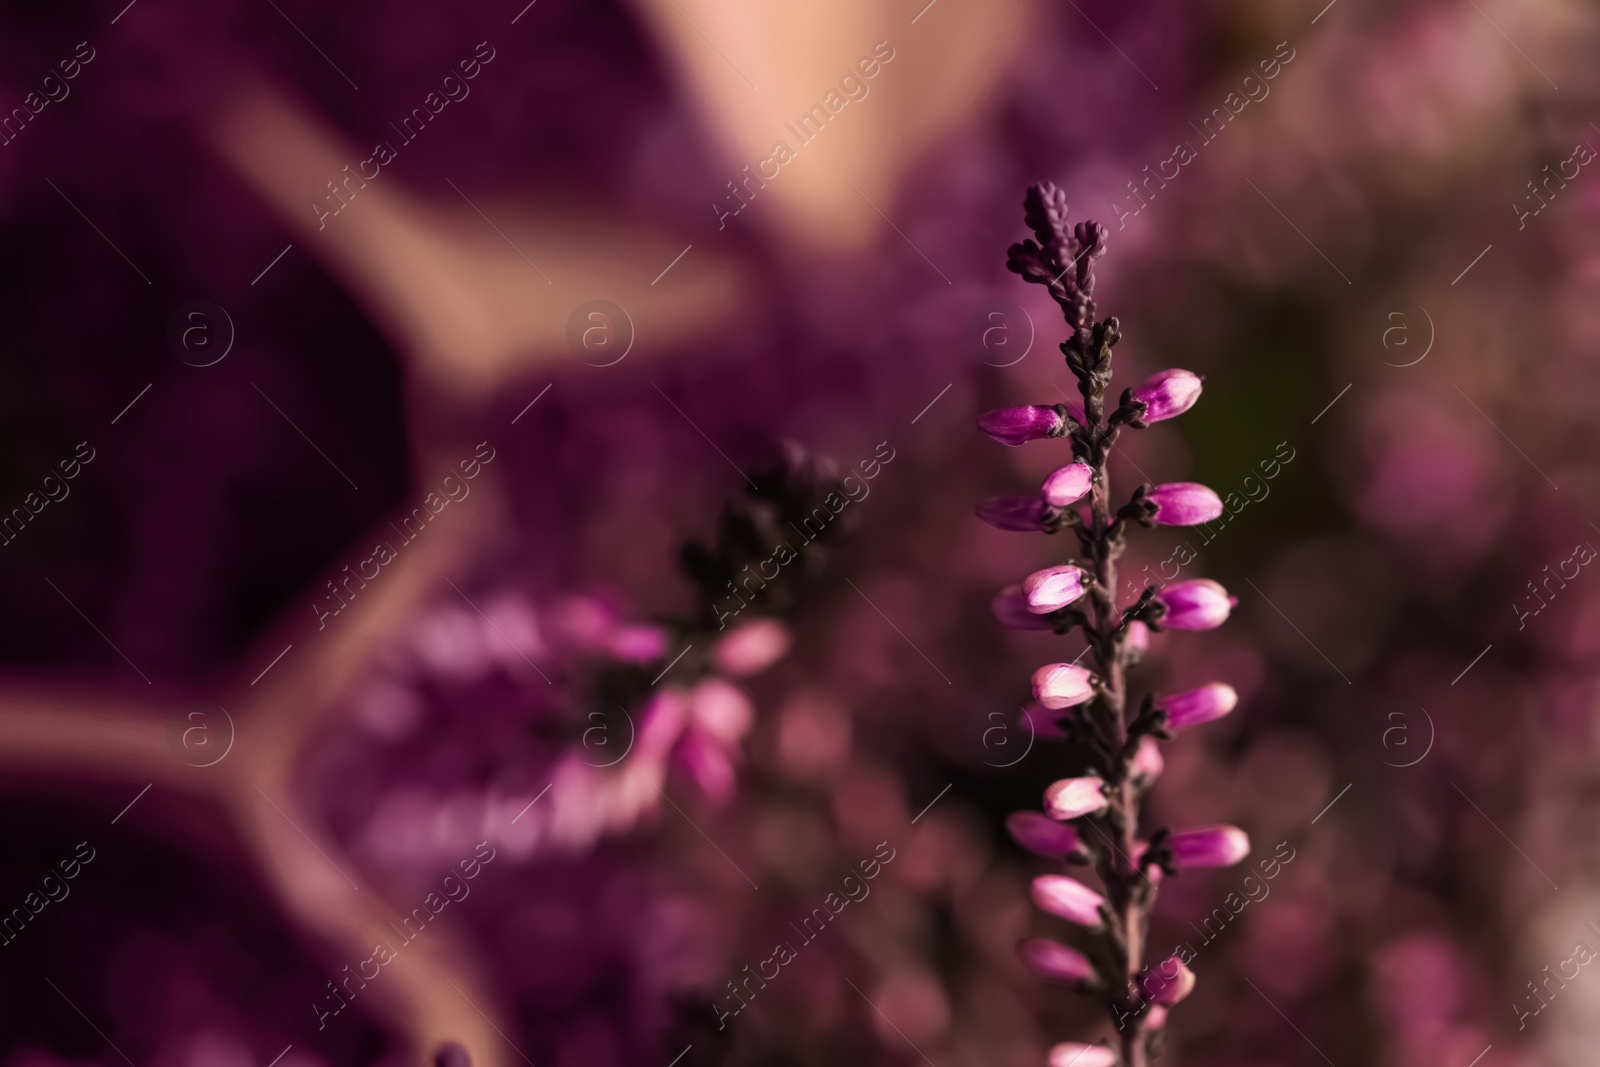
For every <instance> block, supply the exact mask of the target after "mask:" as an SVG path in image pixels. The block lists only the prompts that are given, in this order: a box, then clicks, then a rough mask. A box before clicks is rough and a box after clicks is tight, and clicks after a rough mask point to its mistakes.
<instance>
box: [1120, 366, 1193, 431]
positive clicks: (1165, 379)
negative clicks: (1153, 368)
mask: <svg viewBox="0 0 1600 1067" xmlns="http://www.w3.org/2000/svg"><path fill="white" fill-rule="evenodd" d="M1204 380H1205V379H1203V378H1201V377H1200V376H1199V375H1198V374H1195V373H1194V372H1193V371H1186V370H1182V369H1181V368H1178V367H1173V368H1170V369H1168V370H1164V371H1158V372H1157V373H1155V374H1152V375H1151V376H1150V377H1148V378H1146V379H1145V380H1144V381H1142V382H1140V383H1139V384H1138V385H1137V386H1135V387H1134V390H1133V397H1134V399H1135V400H1139V401H1142V402H1143V403H1144V405H1145V411H1144V421H1145V422H1161V421H1163V420H1164V419H1170V418H1174V417H1176V416H1178V415H1182V414H1183V413H1184V412H1185V411H1188V410H1189V409H1190V408H1192V407H1194V404H1195V401H1196V400H1199V399H1200V390H1201V383H1202V382H1203V381H1204Z"/></svg>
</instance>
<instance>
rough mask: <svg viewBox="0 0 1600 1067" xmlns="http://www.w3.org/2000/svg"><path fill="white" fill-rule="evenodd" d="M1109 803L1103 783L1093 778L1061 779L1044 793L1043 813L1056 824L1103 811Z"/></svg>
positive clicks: (1051, 784)
mask: <svg viewBox="0 0 1600 1067" xmlns="http://www.w3.org/2000/svg"><path fill="white" fill-rule="evenodd" d="M1109 803H1110V802H1109V801H1108V800H1107V799H1106V794H1105V783H1104V782H1102V781H1101V780H1100V779H1099V778H1095V777H1088V778H1063V779H1061V780H1060V781H1059V782H1052V783H1050V785H1049V786H1048V787H1047V788H1046V789H1045V791H1044V813H1045V814H1046V815H1048V816H1050V818H1052V819H1055V820H1056V821H1057V822H1067V821H1069V820H1071V819H1076V818H1080V817H1081V816H1084V815H1093V814H1094V813H1095V812H1097V811H1104V810H1105V809H1106V806H1107V805H1108V804H1109Z"/></svg>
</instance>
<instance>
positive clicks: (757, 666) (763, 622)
mask: <svg viewBox="0 0 1600 1067" xmlns="http://www.w3.org/2000/svg"><path fill="white" fill-rule="evenodd" d="M793 644H794V639H793V638H792V637H791V636H790V635H789V628H788V627H787V626H785V625H784V624H783V623H781V622H779V621H778V620H776V619H756V620H754V621H753V622H747V623H745V624H744V625H743V626H739V627H736V628H735V629H734V630H732V631H731V632H730V633H729V634H728V636H726V637H724V638H723V639H722V640H721V641H718V642H717V644H716V647H715V648H713V649H712V650H711V662H713V663H714V664H716V666H717V670H719V671H721V672H722V673H723V674H726V675H727V676H728V677H730V678H744V677H748V676H749V675H752V674H760V673H761V672H762V671H764V670H766V669H767V668H768V667H770V666H772V665H773V664H774V663H776V662H778V661H779V660H780V659H782V658H783V657H784V656H785V655H787V654H788V652H789V647H790V646H791V645H793Z"/></svg>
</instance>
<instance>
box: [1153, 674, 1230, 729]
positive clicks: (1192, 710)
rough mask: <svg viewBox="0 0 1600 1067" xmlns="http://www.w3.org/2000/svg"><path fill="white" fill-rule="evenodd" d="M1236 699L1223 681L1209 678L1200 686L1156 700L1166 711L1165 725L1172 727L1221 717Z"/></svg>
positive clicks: (1157, 705)
mask: <svg viewBox="0 0 1600 1067" xmlns="http://www.w3.org/2000/svg"><path fill="white" fill-rule="evenodd" d="M1238 703H1239V694H1238V693H1236V692H1234V689H1233V686H1231V685H1228V684H1227V683H1226V682H1208V683H1206V684H1205V685H1202V686H1201V687H1200V688H1199V689H1189V690H1186V691H1184V692H1182V693H1171V694H1168V695H1167V696H1164V697H1161V698H1160V699H1158V700H1157V701H1156V707H1158V708H1160V709H1161V710H1162V711H1165V712H1166V713H1167V725H1168V726H1170V727H1172V728H1173V729H1174V730H1182V729H1184V728H1185V727H1188V726H1199V725H1200V724H1201V723H1205V722H1210V721H1212V720H1213V719H1220V718H1222V717H1223V716H1224V715H1226V714H1228V712H1230V711H1232V710H1233V709H1234V707H1235V706H1236V705H1237V704H1238Z"/></svg>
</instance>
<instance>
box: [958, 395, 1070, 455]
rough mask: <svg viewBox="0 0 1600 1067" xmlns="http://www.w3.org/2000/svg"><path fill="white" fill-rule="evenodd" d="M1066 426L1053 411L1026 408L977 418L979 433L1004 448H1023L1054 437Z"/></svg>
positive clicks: (1030, 406)
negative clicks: (1018, 446)
mask: <svg viewBox="0 0 1600 1067" xmlns="http://www.w3.org/2000/svg"><path fill="white" fill-rule="evenodd" d="M1064 425H1065V424H1064V423H1063V422H1062V421H1061V416H1060V414H1058V413H1057V412H1056V409H1055V408H1047V407H1040V406H1038V405H1032V404H1030V405H1027V406H1025V407H1014V408H995V409H994V410H993V411H986V412H984V413H983V414H982V415H980V416H979V417H978V429H980V430H982V431H983V432H984V433H986V434H988V435H989V436H990V437H992V438H994V439H995V440H996V441H999V442H1000V443H1001V444H1003V445H1011V446H1013V447H1015V446H1017V445H1025V444H1027V443H1028V442H1029V441H1037V440H1039V439H1040V438H1042V437H1055V436H1058V435H1059V434H1060V433H1061V428H1062V427H1063V426H1064Z"/></svg>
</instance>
